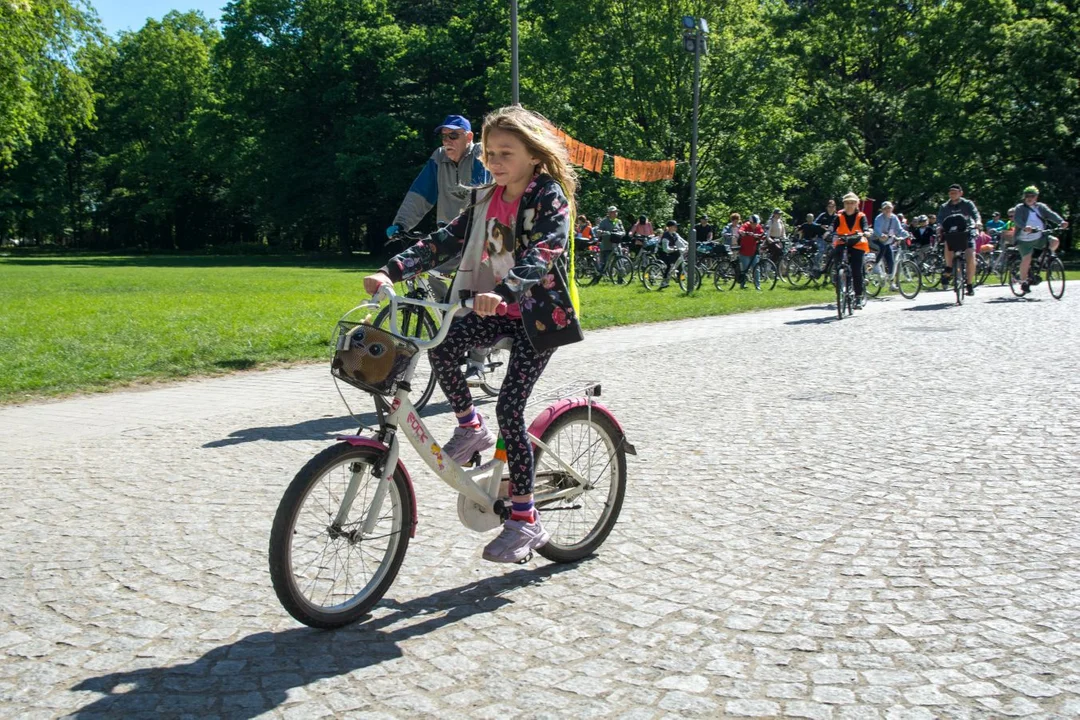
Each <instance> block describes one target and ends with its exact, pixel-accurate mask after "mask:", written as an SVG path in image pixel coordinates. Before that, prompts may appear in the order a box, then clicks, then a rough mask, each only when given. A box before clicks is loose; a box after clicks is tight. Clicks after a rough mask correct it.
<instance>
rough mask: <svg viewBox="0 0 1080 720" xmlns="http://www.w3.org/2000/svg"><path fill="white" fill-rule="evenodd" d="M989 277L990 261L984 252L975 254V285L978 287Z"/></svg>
mask: <svg viewBox="0 0 1080 720" xmlns="http://www.w3.org/2000/svg"><path fill="white" fill-rule="evenodd" d="M988 277H990V261H989V260H987V259H986V255H985V254H984V253H978V254H976V255H975V287H979V286H980V285H982V284H983V283H985V282H986V278H988Z"/></svg>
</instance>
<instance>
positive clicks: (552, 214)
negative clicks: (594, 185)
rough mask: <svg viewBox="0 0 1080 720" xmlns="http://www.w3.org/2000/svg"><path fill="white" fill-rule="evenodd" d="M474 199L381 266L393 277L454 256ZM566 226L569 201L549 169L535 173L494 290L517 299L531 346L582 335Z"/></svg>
mask: <svg viewBox="0 0 1080 720" xmlns="http://www.w3.org/2000/svg"><path fill="white" fill-rule="evenodd" d="M475 205H476V191H475V190H474V191H473V196H472V199H471V202H470V203H469V207H468V208H466V210H465V211H464V212H462V214H461V215H458V216H457V217H456V218H455V219H454V220H453V222H451V223H450V224H449V225H447V226H446V227H444V228H443V229H441V230H439V231H438V232H435V233H433V234H431V235H429V236H428V237H426V238H424V239H423V240H421V241H420V242H418V243H417V244H416V245H413V246H412V247H411V248H409V249H408V250H405V251H404V252H402V253H400V254H398V255H395V256H394V257H393V258H391V259H390V261H389V262H388V263H387V264H386V266H385V267H383V268H382V271H383V272H384V273H386V275H387V276H389V277H390V279H391V280H393V281H394V282H397V281H399V280H406V279H408V278H411V277H414V276H416V275H419V274H420V273H422V272H424V271H425V270H430V269H431V268H433V267H435V266H436V265H438V264H440V263H442V262H444V261H445V260H448V259H450V258H452V257H455V256H460V255H461V254H462V253H463V251H464V249H465V243H466V242H467V240H468V238H469V235H470V228H471V225H472V222H473V217H472V216H473V208H474V207H475ZM480 222H483V218H481V219H480ZM569 231H570V206H569V203H568V202H567V200H566V195H565V194H564V193H563V190H562V187H561V186H560V185H559V183H558V182H556V181H555V180H554V178H552V177H551V176H549V175H543V174H541V175H537V176H536V177H534V178H533V179H532V181H531V182H530V183H529V185H528V187H526V188H525V192H524V193H523V194H522V196H521V202H520V203H519V204H518V218H517V223H515V233H516V235H517V237H516V239H515V243H514V267H513V268H512V269H511V270H510V272H509V273H508V274H507V276H506V278H505V280H503V282H501V283H499V284H498V285H497V286H496V287H495V290H494V292H495V293H497V294H498V295H501V296H502V297H503V299H504V300H506V301H507V302H508V303H518V304H519V306H520V307H521V320H522V322H523V323H524V324H525V332H526V334H527V335H528V337H529V340H530V342H531V343H532V346H533V348H535V349H536V350H547V349H551V348H556V347H559V346H561V345H569V344H570V343H575V342H578V341H580V340H584V339H585V337H584V335H583V334H582V332H581V323H579V322H578V318H577V313H575V312H574V306H573V304H572V303H571V302H570V292H569V290H568V288H569V280H568V277H567V266H568V257H567V253H568V252H569V247H568V246H567V242H568V234H569Z"/></svg>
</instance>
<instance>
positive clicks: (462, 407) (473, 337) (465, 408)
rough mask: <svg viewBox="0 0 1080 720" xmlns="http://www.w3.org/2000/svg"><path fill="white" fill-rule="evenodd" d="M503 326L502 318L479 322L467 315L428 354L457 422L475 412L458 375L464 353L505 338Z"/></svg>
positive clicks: (463, 382) (468, 393) (479, 318)
mask: <svg viewBox="0 0 1080 720" xmlns="http://www.w3.org/2000/svg"><path fill="white" fill-rule="evenodd" d="M506 323H507V320H506V318H502V317H499V318H495V317H489V318H482V317H480V316H479V315H477V314H475V313H472V314H469V315H466V316H465V317H463V318H459V319H457V320H455V321H454V324H453V326H451V328H450V332H449V333H447V335H446V340H444V341H443V343H442V344H441V345H439V346H438V347H436V348H435V349H434V350H432V351H431V352H430V353H428V357H429V358H430V359H431V367H432V369H433V370H434V371H435V377H436V378H437V379H438V381H439V387H441V388H442V391H443V393H445V394H446V399H447V400H449V401H450V407H451V408H453V410H454V413H455V414H456V415H457V416H458V417H459V418H460V417H463V416H466V417H467V416H468V415H469V414H470V413H473V412H474V410H473V399H472V394H471V393H470V392H469V385H468V383H466V382H465V374H464V373H463V372H462V371H461V363H462V362H463V361H464V360H465V353H467V352H468V351H469V350H472V349H473V348H476V347H486V346H488V345H491V344H493V343H494V342H495V339H496V338H498V337H499V336H500V335H505V334H507V332H506V331H505V328H503V329H502V330H500V327H502V326H504V325H506ZM515 324H517V325H519V326H520V325H521V321H515Z"/></svg>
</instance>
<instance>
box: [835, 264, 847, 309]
mask: <svg viewBox="0 0 1080 720" xmlns="http://www.w3.org/2000/svg"><path fill="white" fill-rule="evenodd" d="M835 284H836V319H837V320H843V319H844V294H845V293H844V290H845V288H847V269H846V268H844V267H843V266H841V267H840V268H838V269H837V270H836V283H835Z"/></svg>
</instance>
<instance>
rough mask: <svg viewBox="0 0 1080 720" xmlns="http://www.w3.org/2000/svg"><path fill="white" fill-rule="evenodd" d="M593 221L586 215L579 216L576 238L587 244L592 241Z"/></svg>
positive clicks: (575, 229)
mask: <svg viewBox="0 0 1080 720" xmlns="http://www.w3.org/2000/svg"><path fill="white" fill-rule="evenodd" d="M592 237H593V231H592V223H591V222H589V218H587V217H585V215H578V216H577V225H576V226H575V227H574V239H575V240H581V241H582V242H584V243H585V244H586V245H587V244H589V243H590V242H591V241H592Z"/></svg>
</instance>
